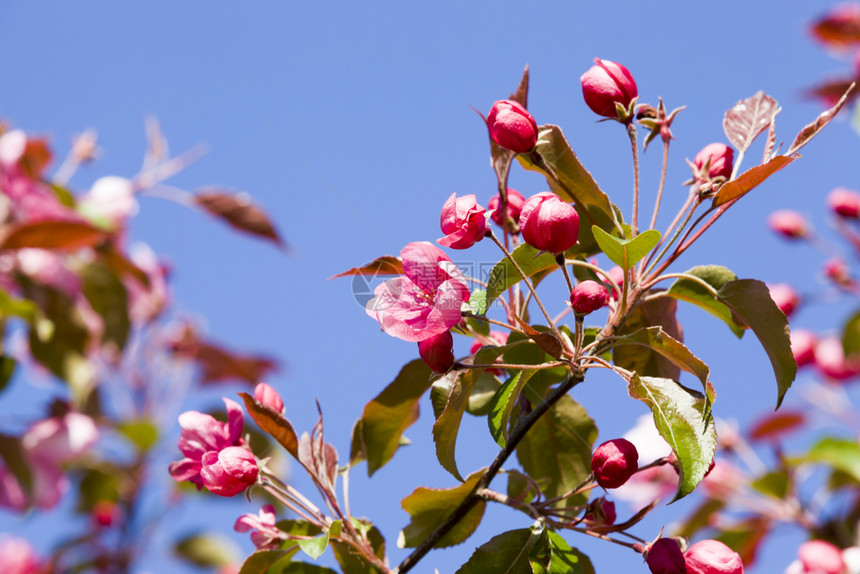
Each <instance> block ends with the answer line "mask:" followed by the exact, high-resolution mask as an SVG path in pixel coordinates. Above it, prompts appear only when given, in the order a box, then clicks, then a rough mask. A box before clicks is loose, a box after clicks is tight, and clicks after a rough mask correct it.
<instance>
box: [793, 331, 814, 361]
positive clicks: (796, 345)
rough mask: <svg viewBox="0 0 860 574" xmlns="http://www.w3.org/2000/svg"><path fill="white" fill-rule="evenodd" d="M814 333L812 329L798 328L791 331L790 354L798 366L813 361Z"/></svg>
mask: <svg viewBox="0 0 860 574" xmlns="http://www.w3.org/2000/svg"><path fill="white" fill-rule="evenodd" d="M815 342H816V339H815V334H814V333H813V332H812V331H806V330H804V329H798V330H797V331H792V332H791V354H792V355H794V360H795V361H796V362H797V366H798V367H803V366H805V365H809V364H812V363H814V362H815Z"/></svg>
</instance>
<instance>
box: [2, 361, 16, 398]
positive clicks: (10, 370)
mask: <svg viewBox="0 0 860 574" xmlns="http://www.w3.org/2000/svg"><path fill="white" fill-rule="evenodd" d="M17 364H18V363H17V362H16V361H15V359H13V358H12V357H7V356H6V355H0V392H3V389H5V388H6V385H8V384H9V381H10V380H11V379H12V375H13V374H14V373H15V365H17Z"/></svg>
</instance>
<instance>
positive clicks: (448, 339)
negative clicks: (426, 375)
mask: <svg viewBox="0 0 860 574" xmlns="http://www.w3.org/2000/svg"><path fill="white" fill-rule="evenodd" d="M418 354H419V355H421V358H422V359H424V362H425V363H427V366H428V367H430V368H431V369H433V370H434V371H436V372H437V373H445V372H447V371H448V369H450V368H451V365H453V364H454V338H453V337H452V336H451V331H445V332H444V333H442V334H441V335H435V336H433V337H430V338H429V339H424V340H423V341H418Z"/></svg>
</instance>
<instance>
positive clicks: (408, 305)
mask: <svg viewBox="0 0 860 574" xmlns="http://www.w3.org/2000/svg"><path fill="white" fill-rule="evenodd" d="M400 257H401V259H402V264H403V273H404V276H402V277H397V278H395V279H389V280H388V281H385V282H384V283H382V284H381V285H379V286H378V287H377V288H376V289H375V290H374V292H373V294H374V298H373V299H371V300H370V301H369V302H368V303H367V307H366V309H365V310H366V311H367V314H368V315H370V316H371V317H373V318H374V319H376V320H377V321H379V325H380V327H382V330H383V331H385V332H386V333H388V334H389V335H391V336H392V337H397V338H398V339H403V340H404V341H410V342H413V343H415V342H418V341H423V340H424V339H428V338H430V337H433V336H435V335H441V334H442V333H444V332H445V331H447V330H448V329H450V328H451V327H453V326H454V325H456V324H457V323H459V322H460V319H461V318H462V315H461V313H460V308H461V306H462V304H463V302H464V301H468V300H469V288H468V287H467V286H466V281H465V279H464V278H463V276H462V274H461V273H460V270H459V269H457V267H456V266H455V265H454V264H453V263H451V260H450V259H449V258H448V256H447V255H445V254H444V253H443V252H442V250H441V249H439V248H438V247H436V246H435V245H432V244H431V243H427V242H426V241H425V242H414V243H410V244H409V245H407V246H406V247H404V248H403V250H402V251H401V252H400Z"/></svg>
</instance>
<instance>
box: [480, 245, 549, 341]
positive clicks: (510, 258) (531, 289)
mask: <svg viewBox="0 0 860 574" xmlns="http://www.w3.org/2000/svg"><path fill="white" fill-rule="evenodd" d="M487 236H488V237H489V238H490V239H492V240H493V241H494V242H495V244H496V245H498V246H499V249H501V250H502V252H503V253H504V254H505V257H507V258H508V261H510V262H511V265H513V266H514V269H516V270H517V272H518V273H519V274H520V277H522V278H523V283H525V284H526V286H527V287H528V288H529V292H531V294H532V297H533V298H534V300H535V302H536V303H537V304H538V307H540V310H541V312H542V313H543V316H544V317H545V318H546V321H547V323H548V326H549V328H550V329H552V332H553V334H554V335H555V336H556V337H558V339H559V340H560V341H563V340H564V339H562V338H561V333H559V332H558V328H556V326H555V323H553V322H552V319H551V318H550V316H549V313H547V310H546V308H545V307H544V306H543V303H542V302H541V300H540V297H538V296H537V293H535V288H534V286H533V285H532V284H531V281H529V278H528V277H527V276H526V274H525V272H524V271H523V269H522V267H520V264H519V263H517V262H516V260H515V259H514V258H513V256H512V255H511V253H510V251H508V250H507V249H505V246H504V245H502V244H501V242H500V241H499V238H498V237H496V235H495V233H493V232H492V231H488V232H487Z"/></svg>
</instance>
